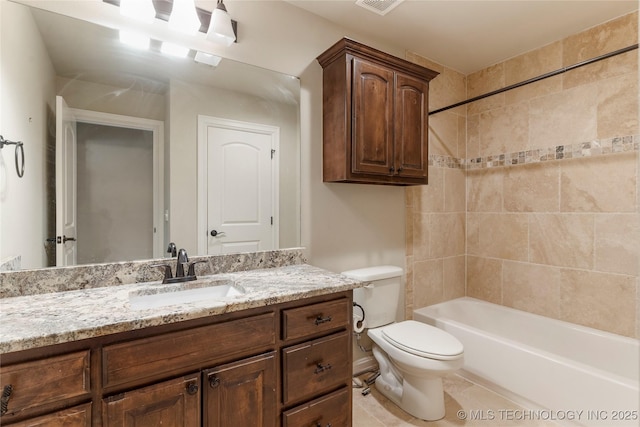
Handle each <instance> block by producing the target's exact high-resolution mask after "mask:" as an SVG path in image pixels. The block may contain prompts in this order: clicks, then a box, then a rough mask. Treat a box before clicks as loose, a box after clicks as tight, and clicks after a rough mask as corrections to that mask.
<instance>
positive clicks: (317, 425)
mask: <svg viewBox="0 0 640 427" xmlns="http://www.w3.org/2000/svg"><path fill="white" fill-rule="evenodd" d="M316 427H322V424H320V421H316ZM326 427H331V423H329V424H327V426H326Z"/></svg>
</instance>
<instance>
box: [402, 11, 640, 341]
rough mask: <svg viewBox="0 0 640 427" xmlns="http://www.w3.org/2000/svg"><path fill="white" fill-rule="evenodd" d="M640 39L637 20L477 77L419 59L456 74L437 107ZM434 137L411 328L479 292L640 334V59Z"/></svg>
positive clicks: (414, 212)
mask: <svg viewBox="0 0 640 427" xmlns="http://www.w3.org/2000/svg"><path fill="white" fill-rule="evenodd" d="M637 40H638V14H637V13H633V14H630V15H627V16H624V17H621V18H619V19H616V20H613V21H610V22H607V23H604V24H602V25H599V26H597V27H594V28H592V29H590V30H587V31H584V32H582V33H579V34H576V35H573V36H570V37H567V38H566V39H564V40H561V41H558V42H555V43H552V44H550V45H547V46H544V47H542V48H540V49H537V50H534V51H531V52H528V53H526V54H523V55H520V56H518V57H515V58H512V59H509V60H507V61H505V62H502V63H499V64H496V65H493V66H491V67H488V68H486V69H483V70H481V71H479V72H476V73H473V74H471V75H469V76H466V77H465V76H462V75H459V74H457V73H455V72H453V71H451V70H447V69H444V68H442V67H438V66H437V65H436V64H433V63H430V62H429V61H427V60H425V59H423V58H419V57H416V56H415V55H409V56H408V57H409V59H410V60H414V61H416V62H420V63H423V64H424V65H427V66H431V67H438V68H434V69H436V70H437V71H441V72H442V74H441V76H439V77H437V78H436V79H435V80H434V81H433V82H432V83H433V84H432V87H431V91H430V96H431V98H432V99H431V106H430V109H431V110H433V109H434V108H437V107H439V106H444V105H449V104H451V103H453V102H455V101H458V100H461V99H465V98H471V97H474V96H477V95H480V94H483V93H487V92H490V91H492V90H495V89H498V88H501V87H504V86H508V85H511V84H514V83H518V82H520V81H523V80H526V79H529V78H532V77H535V76H538V75H542V74H544V73H547V72H550V71H554V70H556V69H559V68H562V67H565V66H569V65H572V64H575V63H578V62H580V61H584V60H586V59H589V58H592V57H596V56H598V55H602V54H605V53H608V52H611V51H614V50H616V49H620V48H624V47H627V46H629V45H632V44H635V43H637V42H638V41H637ZM443 77H444V78H443ZM430 131H431V133H430V138H431V140H430V149H431V155H432V160H433V162H434V165H433V166H432V167H431V169H430V185H429V186H426V187H416V188H409V189H407V193H406V194H407V197H406V199H407V299H406V301H407V304H406V309H407V310H406V315H407V317H411V310H412V309H413V308H417V307H421V306H424V305H428V304H433V303H436V302H439V301H443V300H447V299H451V298H454V297H457V296H461V295H468V296H472V297H476V298H480V299H484V300H487V301H491V302H494V303H498V304H503V305H506V306H510V307H514V308H518V309H521V310H525V311H529V312H533V313H537V314H542V315H545V316H549V317H553V318H558V319H562V320H567V321H570V322H574V323H578V324H583V325H587V326H591V327H595V328H598V329H602V330H606V331H610V332H614V333H617V334H622V335H627V336H635V337H640V289H639V288H640V281H639V279H638V277H639V275H640V190H639V187H640V186H639V185H638V184H639V182H640V179H639V170H640V160H639V151H638V144H639V142H640V138H639V137H638V134H639V133H640V130H639V124H638V51H637V50H635V51H631V52H629V53H626V54H622V55H619V56H616V57H613V58H610V59H607V60H604V61H600V62H597V63H594V64H591V65H588V66H585V67H582V68H579V69H576V70H573V71H569V72H567V73H564V74H561V75H558V76H555V77H552V78H549V79H545V80H543V81H540V82H538V83H535V84H531V85H528V86H524V87H521V88H519V89H514V90H511V91H508V92H505V93H502V94H499V95H495V96H492V97H490V98H486V99H484V100H481V101H477V102H475V103H472V104H468V106H466V107H458V109H455V110H450V111H448V112H444V113H440V114H437V115H434V116H432V117H431V118H430ZM438 156H445V157H438ZM465 197H466V198H465Z"/></svg>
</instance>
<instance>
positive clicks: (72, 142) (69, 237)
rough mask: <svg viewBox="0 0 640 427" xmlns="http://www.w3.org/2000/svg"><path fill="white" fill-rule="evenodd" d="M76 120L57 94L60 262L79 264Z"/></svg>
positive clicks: (60, 264) (57, 223) (57, 188)
mask: <svg viewBox="0 0 640 427" xmlns="http://www.w3.org/2000/svg"><path fill="white" fill-rule="evenodd" d="M76 139H77V134H76V121H75V118H74V117H73V114H72V112H71V110H70V109H69V107H68V106H67V103H66V102H65V100H64V98H62V97H61V96H57V97H56V265H57V266H64V265H75V264H76V263H77V262H76V261H77V254H78V250H77V249H78V246H77V244H76V232H77V230H76V228H77V216H76V211H77V208H76V188H77V172H76V164H77V162H76Z"/></svg>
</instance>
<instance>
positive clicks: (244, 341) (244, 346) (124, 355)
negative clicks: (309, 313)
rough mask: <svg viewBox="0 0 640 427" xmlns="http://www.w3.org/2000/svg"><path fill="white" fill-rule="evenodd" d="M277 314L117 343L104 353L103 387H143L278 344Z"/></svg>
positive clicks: (106, 348) (105, 349)
mask: <svg viewBox="0 0 640 427" xmlns="http://www.w3.org/2000/svg"><path fill="white" fill-rule="evenodd" d="M274 319H275V316H274V313H267V314H261V315H258V316H253V317H248V318H246V319H238V320H232V321H229V322H225V323H218V324H215V325H209V326H202V327H199V328H195V329H190V330H186V331H180V332H172V333H168V334H164V335H159V336H156V337H151V338H145V339H140V340H136V341H131V342H126V343H121V344H114V345H110V346H108V347H105V348H104V350H103V384H104V387H105V388H111V389H112V390H113V388H114V387H116V386H122V385H125V384H127V385H129V386H130V385H139V384H143V383H148V382H151V381H152V380H157V379H161V378H167V377H170V376H174V375H180V374H184V373H185V372H189V371H191V370H195V369H200V368H201V367H202V366H203V365H205V364H209V363H212V362H216V361H222V360H225V359H228V358H229V357H231V356H239V357H241V356H243V355H248V354H247V353H249V352H250V353H255V352H257V351H261V350H265V349H267V348H268V347H270V346H273V345H275V332H274V331H275V321H274Z"/></svg>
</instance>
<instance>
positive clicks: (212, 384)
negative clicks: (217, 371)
mask: <svg viewBox="0 0 640 427" xmlns="http://www.w3.org/2000/svg"><path fill="white" fill-rule="evenodd" d="M219 385H220V378H218V377H216V376H215V375H214V376H212V377H209V387H211V388H216V387H218V386H219Z"/></svg>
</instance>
